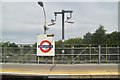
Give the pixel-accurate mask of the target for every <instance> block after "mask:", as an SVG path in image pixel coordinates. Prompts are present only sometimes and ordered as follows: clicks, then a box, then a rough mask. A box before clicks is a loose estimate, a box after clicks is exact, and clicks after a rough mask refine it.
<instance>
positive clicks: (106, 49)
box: [106, 44, 108, 63]
mask: <svg viewBox="0 0 120 80" xmlns="http://www.w3.org/2000/svg"><path fill="white" fill-rule="evenodd" d="M107 53H108V50H107V44H106V63H107Z"/></svg>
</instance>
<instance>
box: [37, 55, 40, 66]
mask: <svg viewBox="0 0 120 80" xmlns="http://www.w3.org/2000/svg"><path fill="white" fill-rule="evenodd" d="M37 58H38V64H39V62H40V58H39V56H37Z"/></svg>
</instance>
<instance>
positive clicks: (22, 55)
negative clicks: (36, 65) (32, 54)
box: [20, 45, 23, 63]
mask: <svg viewBox="0 0 120 80" xmlns="http://www.w3.org/2000/svg"><path fill="white" fill-rule="evenodd" d="M20 57H21V63H23V45H21V56H20Z"/></svg>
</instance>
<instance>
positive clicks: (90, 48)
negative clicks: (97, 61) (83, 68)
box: [89, 44, 91, 63]
mask: <svg viewBox="0 0 120 80" xmlns="http://www.w3.org/2000/svg"><path fill="white" fill-rule="evenodd" d="M89 53H90V63H91V44H90V52H89Z"/></svg>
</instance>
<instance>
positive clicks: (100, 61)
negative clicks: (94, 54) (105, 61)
mask: <svg viewBox="0 0 120 80" xmlns="http://www.w3.org/2000/svg"><path fill="white" fill-rule="evenodd" d="M100 63H101V46H100V45H99V64H100Z"/></svg>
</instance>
